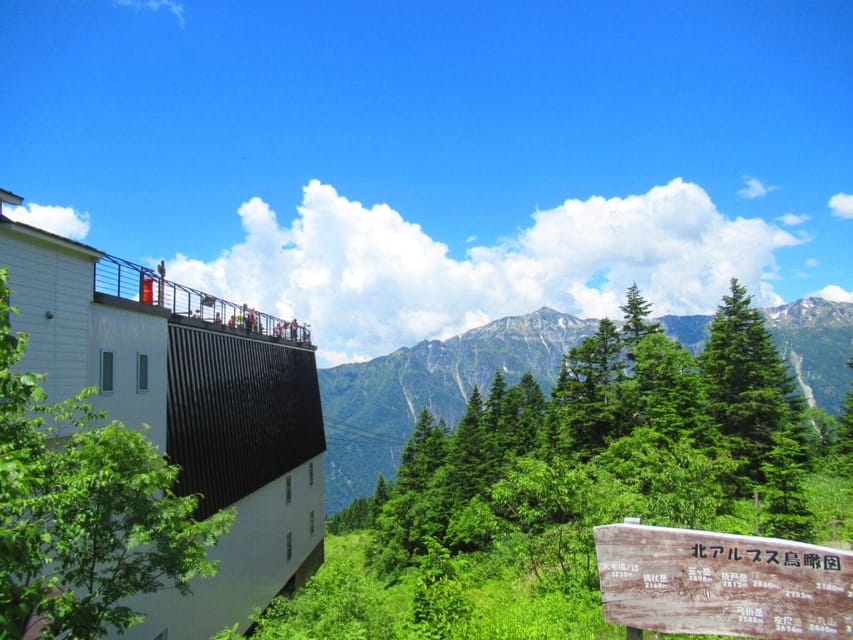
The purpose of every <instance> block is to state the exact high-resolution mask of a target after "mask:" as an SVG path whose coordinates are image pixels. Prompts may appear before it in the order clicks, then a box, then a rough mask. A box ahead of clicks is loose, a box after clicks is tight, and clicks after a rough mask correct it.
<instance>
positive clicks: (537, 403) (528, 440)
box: [498, 371, 547, 456]
mask: <svg viewBox="0 0 853 640" xmlns="http://www.w3.org/2000/svg"><path fill="white" fill-rule="evenodd" d="M546 411H547V403H546V402H545V394H544V393H542V388H541V387H540V386H539V383H538V382H536V379H535V378H534V377H533V374H532V373H530V372H529V371H527V372H525V373H524V374H523V375H522V376H521V380H519V382H518V384H517V385H514V386H512V387H510V388H509V389H508V390H507V392H506V395H505V396H504V408H503V411H502V415H501V422H502V426H501V428H500V430H499V432H500V434H501V435H502V437H503V438H504V439H503V440H502V441H499V442H498V449H499V451H500V450H503V451H504V452H505V454H508V455H511V456H523V455H526V454H528V453H530V452H532V451H533V449H534V448H535V446H536V443H537V440H538V433H539V431H540V430H541V429H542V427H543V424H544V421H545V413H546Z"/></svg>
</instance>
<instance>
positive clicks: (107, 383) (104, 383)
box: [101, 351, 115, 393]
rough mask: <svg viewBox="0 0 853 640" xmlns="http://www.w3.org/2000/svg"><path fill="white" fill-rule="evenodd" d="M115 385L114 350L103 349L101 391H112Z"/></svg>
mask: <svg viewBox="0 0 853 640" xmlns="http://www.w3.org/2000/svg"><path fill="white" fill-rule="evenodd" d="M114 390H115V388H114V387H113V352H112V351H101V393H112V392H113V391H114Z"/></svg>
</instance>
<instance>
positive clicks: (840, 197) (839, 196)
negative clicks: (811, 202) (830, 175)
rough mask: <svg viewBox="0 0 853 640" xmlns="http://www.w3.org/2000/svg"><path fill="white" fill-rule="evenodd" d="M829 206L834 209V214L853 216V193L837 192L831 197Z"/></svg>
mask: <svg viewBox="0 0 853 640" xmlns="http://www.w3.org/2000/svg"><path fill="white" fill-rule="evenodd" d="M829 208H830V209H832V215H834V216H836V217H838V218H853V195H851V194H849V193H836V194H835V195H834V196H832V197H831V198H830V199H829Z"/></svg>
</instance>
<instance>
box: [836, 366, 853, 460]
mask: <svg viewBox="0 0 853 640" xmlns="http://www.w3.org/2000/svg"><path fill="white" fill-rule="evenodd" d="M847 366H848V367H850V368H851V369H853V356H850V359H849V360H848V361H847ZM835 450H836V451H837V453H838V454H839V455H841V457H842V458H843V459H844V460H846V461H847V463H848V464H849V465H850V466H851V467H853V385H851V387H850V389H849V390H848V391H847V396H846V397H845V398H844V410H843V412H842V413H841V418H840V419H839V429H838V442H837V444H836V445H835Z"/></svg>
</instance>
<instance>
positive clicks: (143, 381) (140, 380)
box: [136, 353, 148, 393]
mask: <svg viewBox="0 0 853 640" xmlns="http://www.w3.org/2000/svg"><path fill="white" fill-rule="evenodd" d="M136 391H137V393H139V392H142V391H148V354H147V353H137V354H136Z"/></svg>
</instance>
